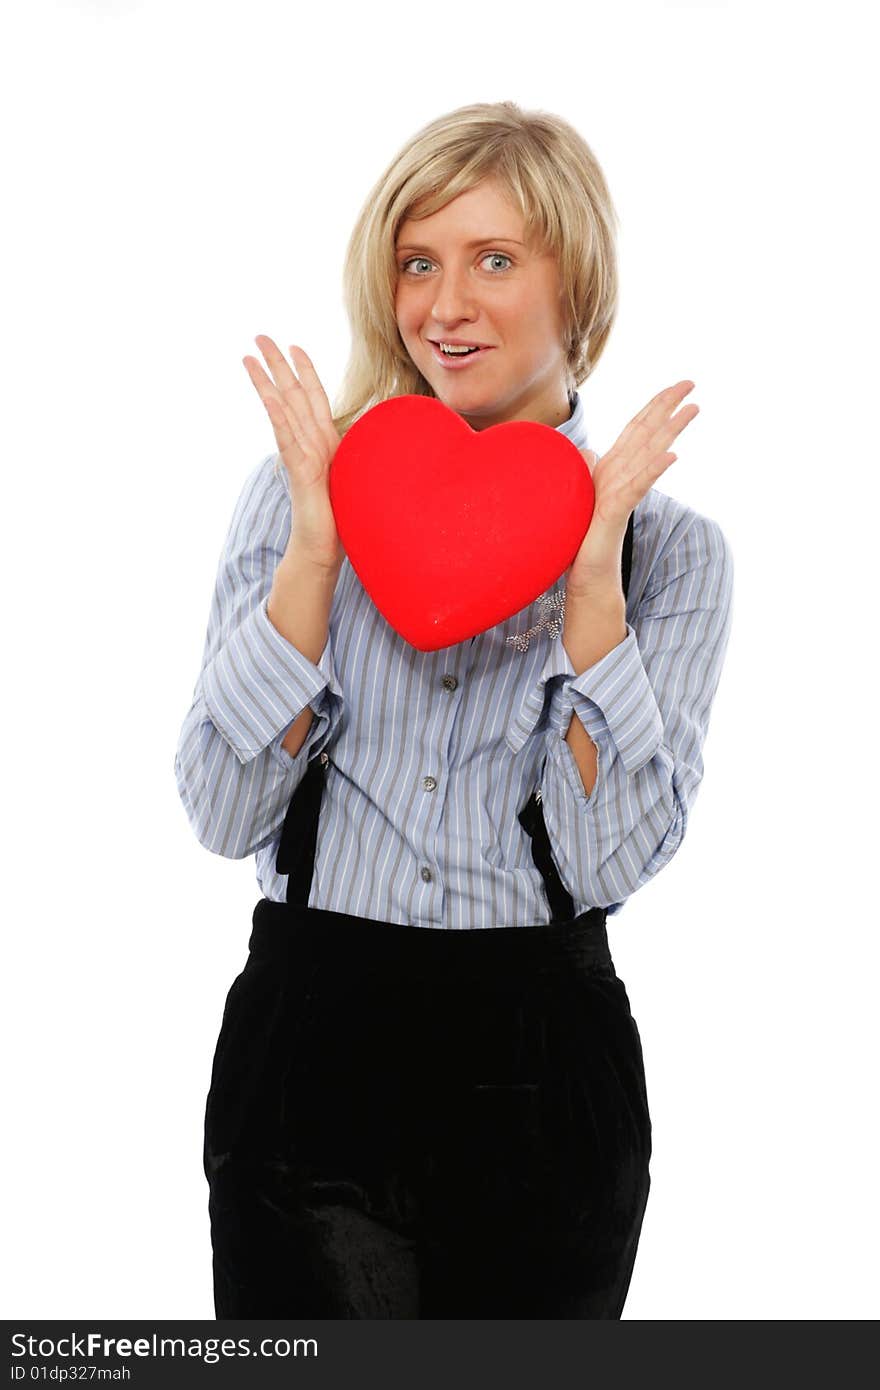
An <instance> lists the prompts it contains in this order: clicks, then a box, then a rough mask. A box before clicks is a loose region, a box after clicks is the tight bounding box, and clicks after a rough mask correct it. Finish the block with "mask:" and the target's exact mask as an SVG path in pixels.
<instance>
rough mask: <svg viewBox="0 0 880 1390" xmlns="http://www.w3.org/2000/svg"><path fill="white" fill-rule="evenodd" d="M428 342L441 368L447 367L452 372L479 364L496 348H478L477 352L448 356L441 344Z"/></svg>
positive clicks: (460, 344) (466, 345)
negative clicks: (472, 364) (475, 363)
mask: <svg viewBox="0 0 880 1390" xmlns="http://www.w3.org/2000/svg"><path fill="white" fill-rule="evenodd" d="M428 341H429V342H430V343H431V351H432V353H433V355H434V359H435V361H437V362H439V363H440V365H441V366H443V367H446V368H447V369H450V370H452V371H456V370H461V368H462V367H466V366H468V365H469V364H471V363H473V362H479V361H480V360H481V359H482V358H483V357H485V356H486V355H487V353H490V352H493V351H494V348H490V347H478V348H477V350H476V352H462V353H455V354H453V355H451V356H448V355H447V354H446V353H445V352H443V350H442V348H441V347H440V344H439V343H435V342H433V341H432V340H431V339H429V340H428ZM443 341H444V342H447V341H449V340H448V339H446V338H444V339H443ZM452 346H458V347H470V346H472V344H469V343H458V344H455V343H453V344H452Z"/></svg>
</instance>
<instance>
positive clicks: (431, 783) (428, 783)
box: [422, 777, 437, 792]
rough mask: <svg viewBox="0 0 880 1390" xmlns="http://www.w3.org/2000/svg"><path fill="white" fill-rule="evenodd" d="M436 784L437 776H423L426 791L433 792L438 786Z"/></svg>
mask: <svg viewBox="0 0 880 1390" xmlns="http://www.w3.org/2000/svg"><path fill="white" fill-rule="evenodd" d="M436 785H437V778H436V777H423V778H422V786H423V787H424V789H425V791H426V792H432V791H433V790H434V788H435V787H436Z"/></svg>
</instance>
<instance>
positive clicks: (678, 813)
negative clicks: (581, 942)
mask: <svg viewBox="0 0 880 1390" xmlns="http://www.w3.org/2000/svg"><path fill="white" fill-rule="evenodd" d="M732 594H733V558H732V554H731V550H730V546H729V544H728V542H727V540H726V538H725V536H724V535H723V533H722V531H721V528H720V526H719V525H718V524H717V522H715V521H712V520H710V519H709V518H707V517H702V516H699V515H698V514H696V513H695V514H694V516H693V520H692V522H691V524H690V525H689V526H688V527H687V528H686V529H685V530H684V533H683V534H682V535H681V536H680V537H679V539H678V540H677V542H676V543H675V544H674V545H673V546H672V547H671V549H670V551H669V553H668V554H667V555H666V557H665V558H664V559H663V560H662V561H661V563H660V564H659V565H658V567H657V570H656V572H655V573H654V574H653V575H652V576H651V579H650V581H649V583H648V588H647V590H646V592H645V595H644V597H643V598H642V600H641V602H640V604H639V606H638V611H637V613H636V615H635V617H634V619H633V622H632V624H630V623H629V622H627V624H626V637H625V638H623V640H622V641H621V642H620V643H619V644H618V645H617V646H616V647H615V648H614V649H613V650H612V651H610V652H608V653H607V654H606V655H605V656H604V657H602V659H601V660H600V661H597V662H596V663H595V665H593V666H591V667H589V668H588V669H587V670H586V671H582V672H581V673H580V675H577V676H576V675H575V674H574V667H573V665H572V663H571V661H570V659H569V657H568V654H567V652H566V651H565V647H564V645H563V643H562V638H561V636H559V637H557V638H556V640H555V643H554V648H553V650H552V651H551V653H550V655H549V657H548V662H547V665H546V668H545V670H546V674H547V678H548V679H549V680H551V681H552V687H551V688H552V694H551V698H550V703H549V714H548V718H547V721H546V726H545V731H544V739H545V757H544V762H543V769H542V775H541V800H542V806H543V812H544V820H545V824H546V826H547V834H548V837H549V840H550V844H551V847H552V850H553V857H554V861H555V863H556V866H557V868H558V870H559V874H560V877H561V879H562V881H563V883H564V884H565V886H566V888H567V889H568V891H569V892H570V893H571V895H572V898H573V899H575V900H576V901H577V902H578V904H579V910H585V909H586V908H587V907H594V906H597V907H612V906H613V907H614V908H615V909H616V908H617V907H619V906H620V905H621V904H622V903H623V902H624V901H625V899H626V898H627V897H629V896H630V895H631V894H632V893H634V892H635V891H636V889H638V888H640V887H642V886H643V885H644V884H645V883H647V882H648V881H649V879H651V878H653V877H654V875H655V874H656V873H658V872H659V870H660V869H662V868H663V866H664V865H665V864H668V863H669V861H670V859H671V858H672V856H673V855H674V854H675V852H676V850H677V849H678V848H679V846H680V845H681V843H682V840H683V839H684V835H685V830H686V828H687V821H688V814H689V812H690V809H691V807H692V806H693V804H694V800H695V798H696V794H697V788H698V787H699V784H700V781H701V780H702V776H703V759H702V749H703V743H704V740H705V737H706V732H707V729H708V725H709V714H710V710H711V706H712V701H713V699H714V696H715V691H716V689H717V686H718V682H719V679H720V676H721V669H722V665H723V662H724V657H725V653H726V649H727V644H728V639H729V635H730V625H731V615H732ZM553 677H556V679H555V680H554V679H553ZM572 713H575V714H576V715H577V717H578V718H579V719H580V720H581V722H582V723H583V725H584V728H585V729H586V731H587V733H588V734H589V735H590V738H591V739H592V740H593V742H594V743H595V745H596V748H597V754H598V772H597V776H596V782H595V784H594V786H593V789H592V791H591V792H590V794H589V796H588V795H587V793H586V790H585V788H584V784H583V782H582V780H581V776H580V772H579V771H578V767H577V763H576V761H575V758H574V754H573V753H572V751H571V749H570V747H569V746H568V743H567V742H566V739H565V735H566V732H567V730H568V726H569V723H570V721H571V716H572Z"/></svg>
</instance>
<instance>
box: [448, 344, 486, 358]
mask: <svg viewBox="0 0 880 1390" xmlns="http://www.w3.org/2000/svg"><path fill="white" fill-rule="evenodd" d="M440 351H441V352H446V353H450V354H452V356H455V357H461V356H462V355H463V354H464V353H466V352H476V351H477V349H476V348H475V347H462V346H453V345H452V344H450V343H441V344H440Z"/></svg>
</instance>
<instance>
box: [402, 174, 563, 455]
mask: <svg viewBox="0 0 880 1390" xmlns="http://www.w3.org/2000/svg"><path fill="white" fill-rule="evenodd" d="M396 257H397V268H398V279H397V292H396V296H395V313H396V316H397V326H398V328H399V330H400V336H401V338H402V339H403V343H404V346H405V348H406V350H407V352H408V353H409V355H410V357H411V358H412V361H413V362H414V364H415V366H416V367H417V368H418V370H419V371H420V372H421V374H422V376H423V377H424V378H425V380H426V381H427V382H428V383H429V384H430V386H431V387H432V389H433V390H434V392H435V394H436V395H437V396H438V398H439V399H440V400H441V401H443V403H444V404H445V405H448V406H449V407H450V408H451V409H452V410H455V411H456V412H457V413H458V414H459V415H461V416H462V417H463V418H464V419H465V420H466V421H467V423H468V424H469V425H471V427H472V428H473V429H477V430H479V429H486V428H488V427H489V426H490V425H497V424H501V423H502V422H504V421H506V420H537V421H538V422H540V423H542V424H548V425H553V426H554V427H555V426H556V425H559V424H562V423H563V421H565V420H567V419H568V418H569V415H570V414H571V411H570V408H569V403H568V392H567V390H566V385H565V354H564V351H563V347H562V312H561V304H560V299H559V274H558V268H557V265H556V260H555V258H554V257H552V256H551V255H548V254H546V253H544V252H539V251H537V250H536V249H535V248H533V247H528V246H526V245H525V244H524V231H523V218H522V214H521V213H520V212H519V211H518V210H517V209H516V208H515V207H514V206H513V204H512V203H511V202H510V201H509V199H508V198H507V196H506V192H505V190H504V189H503V188H502V187H501V186H500V185H499V184H498V183H497V182H495V181H494V180H486V181H485V182H483V183H481V184H478V185H477V187H476V188H472V189H469V190H468V192H467V193H462V194H460V195H459V196H458V197H457V198H454V199H453V201H452V202H451V203H447V204H446V206H445V207H443V208H441V209H440V211H439V212H435V213H433V214H432V215H431V216H430V217H425V218H423V219H421V220H420V221H415V220H414V219H412V218H407V219H406V220H405V221H404V222H403V223H402V224H401V226H400V229H399V231H398V234H397V242H396ZM440 341H443V342H447V343H448V342H453V343H455V342H459V343H478V344H481V345H482V346H481V350H480V351H479V352H475V353H472V354H468V355H465V356H456V357H444V356H442V353H441V349H440V347H439V346H438V344H439V342H440Z"/></svg>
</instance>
